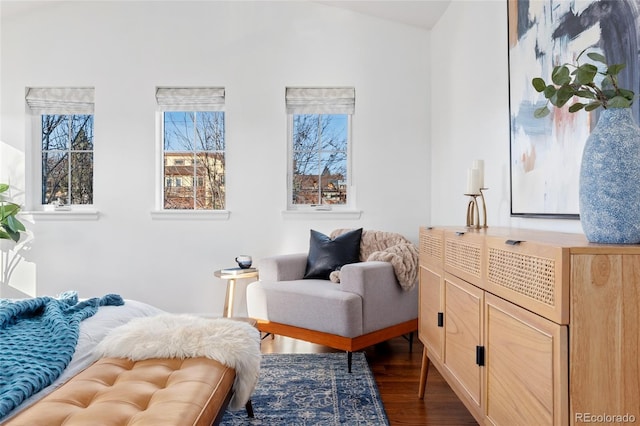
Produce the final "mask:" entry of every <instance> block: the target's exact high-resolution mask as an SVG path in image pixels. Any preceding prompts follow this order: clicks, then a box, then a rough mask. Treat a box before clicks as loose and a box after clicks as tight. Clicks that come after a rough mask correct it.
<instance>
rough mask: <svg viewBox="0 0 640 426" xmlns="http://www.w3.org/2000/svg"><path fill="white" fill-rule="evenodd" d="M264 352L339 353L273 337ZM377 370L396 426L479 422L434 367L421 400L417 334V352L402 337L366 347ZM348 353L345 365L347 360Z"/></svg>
mask: <svg viewBox="0 0 640 426" xmlns="http://www.w3.org/2000/svg"><path fill="white" fill-rule="evenodd" d="M262 352H263V353H318V352H339V351H336V350H334V349H331V348H327V347H325V346H320V345H315V344H313V343H308V342H303V341H301V340H295V339H290V338H288V337H282V336H275V337H274V338H271V336H269V337H267V338H265V339H264V340H262ZM365 353H366V357H367V360H368V362H369V366H370V367H371V370H372V371H373V375H374V376H375V379H376V382H377V384H378V389H379V390H380V397H381V398H382V403H383V404H384V408H385V411H386V412H387V417H388V418H389V423H390V424H391V425H392V426H393V425H428V426H445V425H456V426H457V425H477V423H476V421H475V419H474V418H473V416H472V415H471V414H470V413H469V411H468V410H467V409H466V407H465V406H464V405H463V404H462V402H461V401H460V399H458V397H457V396H456V394H455V393H454V392H453V391H452V390H451V388H450V387H449V385H448V384H447V383H446V382H445V381H444V379H443V378H442V376H440V373H438V370H436V368H435V367H433V366H431V368H430V369H429V376H428V377H427V388H426V392H425V396H424V400H420V399H418V381H419V378H420V363H421V360H422V344H421V343H420V341H419V340H418V339H417V337H414V342H413V351H412V352H409V343H408V341H407V340H406V339H404V338H401V337H398V338H395V339H391V340H389V341H388V342H385V343H381V344H379V345H376V346H372V347H369V348H367V349H366V350H365ZM346 358H347V357H346V355H345V368H346V363H347V359H346Z"/></svg>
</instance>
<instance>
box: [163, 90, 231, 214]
mask: <svg viewBox="0 0 640 426" xmlns="http://www.w3.org/2000/svg"><path fill="white" fill-rule="evenodd" d="M224 99H225V95H224V88H219V87H197V88H181V87H161V88H158V89H157V90H156V100H157V102H158V107H159V110H160V113H161V120H160V121H161V128H162V130H161V134H162V172H161V174H162V182H161V187H162V195H161V197H160V198H161V202H160V203H159V204H160V206H159V207H160V209H162V210H224V209H225V119H224Z"/></svg>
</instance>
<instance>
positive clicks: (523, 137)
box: [506, 0, 640, 219]
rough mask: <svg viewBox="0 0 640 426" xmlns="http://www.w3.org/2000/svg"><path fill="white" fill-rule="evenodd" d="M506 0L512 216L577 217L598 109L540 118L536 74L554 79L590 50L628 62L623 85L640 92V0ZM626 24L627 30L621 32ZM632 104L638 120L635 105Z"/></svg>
mask: <svg viewBox="0 0 640 426" xmlns="http://www.w3.org/2000/svg"><path fill="white" fill-rule="evenodd" d="M506 1H507V15H508V19H507V21H508V22H507V25H508V26H507V33H508V46H507V50H508V80H509V163H510V164H509V169H510V182H509V183H510V185H509V186H510V201H511V203H510V204H511V216H514V217H536V218H549V219H579V218H580V215H579V196H578V192H579V191H578V185H579V174H580V164H581V158H582V150H583V148H584V144H585V142H586V139H587V138H588V136H589V134H590V133H591V130H592V129H593V128H594V127H595V125H596V123H597V120H598V116H599V113H600V111H598V110H596V111H592V112H590V113H589V112H585V111H580V112H578V113H569V112H568V108H566V107H565V108H554V107H553V106H551V105H549V106H550V109H551V114H549V115H548V116H547V117H545V118H542V119H538V118H535V117H534V116H533V111H534V110H535V109H536V108H539V107H541V106H543V105H544V104H545V102H546V100H545V99H544V97H543V96H542V95H541V94H538V93H537V92H536V91H535V90H534V89H533V86H532V85H531V79H532V78H534V77H542V78H544V79H545V80H546V81H547V82H549V80H550V78H549V77H550V75H551V72H552V69H553V67H554V66H556V65H561V64H564V63H575V60H576V58H577V57H578V55H579V54H580V52H582V51H583V50H585V49H588V51H595V52H598V53H601V54H603V55H605V57H606V58H607V60H608V62H609V63H610V64H613V63H625V64H627V68H626V69H625V70H623V72H622V73H621V74H620V75H619V78H620V83H621V85H622V87H626V88H629V89H630V90H633V91H635V92H636V93H639V92H640V90H639V89H640V82H639V80H640V72H639V71H638V70H639V68H640V67H639V66H638V64H639V60H638V59H639V58H638V46H639V45H640V43H639V41H638V37H639V36H640V31H639V30H638V28H639V25H640V19H639V18H638V16H639V15H640V13H639V11H640V0H613V1H611V0H573V1H567V0H545V1H541V0H506ZM621 27H622V28H626V29H627V31H623V32H622V33H624V34H623V35H622V36H621V35H620V33H621V31H619V28H621ZM613 29H617V30H618V32H617V33H615V31H613ZM634 49H635V50H634ZM586 61H590V60H589V59H588V58H586V55H583V57H580V63H584V62H586ZM596 65H597V63H596ZM628 83H629V84H628ZM633 108H634V111H633V114H634V117H635V118H636V120H638V105H637V103H636V104H635V105H634V107H633Z"/></svg>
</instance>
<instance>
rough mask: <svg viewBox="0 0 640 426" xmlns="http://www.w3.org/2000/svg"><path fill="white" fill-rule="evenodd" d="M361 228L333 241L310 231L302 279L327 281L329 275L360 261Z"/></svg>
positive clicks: (339, 236)
mask: <svg viewBox="0 0 640 426" xmlns="http://www.w3.org/2000/svg"><path fill="white" fill-rule="evenodd" d="M361 239H362V228H359V229H355V230H353V231H349V232H346V233H344V234H342V235H338V236H337V237H335V238H334V239H333V240H332V239H331V238H329V237H328V236H326V235H324V234H322V233H320V232H318V231H314V230H313V229H312V230H311V239H310V242H309V255H308V256H307V267H306V270H305V274H304V278H315V279H322V280H328V279H329V274H331V272H333V271H337V270H340V268H342V266H343V265H346V264H347V263H356V262H358V261H360V240H361Z"/></svg>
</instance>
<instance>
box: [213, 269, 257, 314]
mask: <svg viewBox="0 0 640 426" xmlns="http://www.w3.org/2000/svg"><path fill="white" fill-rule="evenodd" d="M213 274H214V275H215V276H216V277H218V278H220V279H222V280H227V294H226V296H225V298H224V313H225V314H226V315H225V316H226V317H227V318H231V317H232V316H233V298H234V296H235V291H236V280H237V279H242V278H257V277H258V270H257V269H255V268H249V270H243V269H240V268H230V269H220V270H218V271H215V272H214V273H213Z"/></svg>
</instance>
